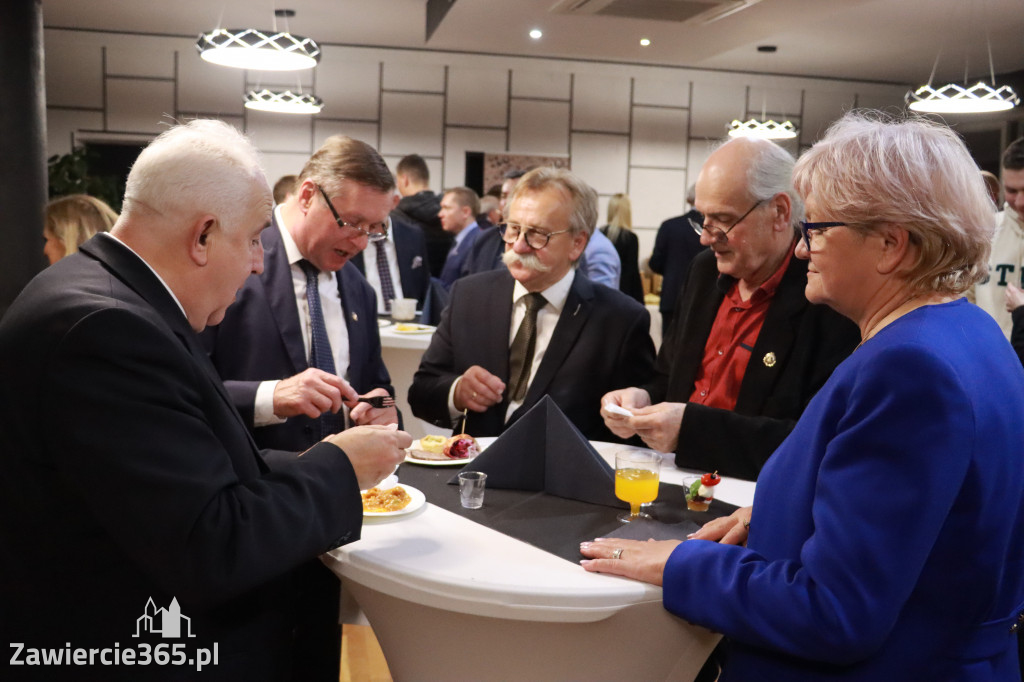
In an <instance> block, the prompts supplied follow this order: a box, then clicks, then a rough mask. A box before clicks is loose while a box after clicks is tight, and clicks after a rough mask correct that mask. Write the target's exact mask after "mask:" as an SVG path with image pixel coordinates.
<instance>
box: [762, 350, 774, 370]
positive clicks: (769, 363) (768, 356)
mask: <svg viewBox="0 0 1024 682" xmlns="http://www.w3.org/2000/svg"><path fill="white" fill-rule="evenodd" d="M763 362H764V366H765V367H774V366H775V353H773V352H771V351H768V352H767V353H765V356H764V360H763Z"/></svg>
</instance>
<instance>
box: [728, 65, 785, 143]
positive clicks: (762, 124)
mask: <svg viewBox="0 0 1024 682" xmlns="http://www.w3.org/2000/svg"><path fill="white" fill-rule="evenodd" d="M778 49H779V48H778V47H776V46H775V45H758V46H757V51H758V52H762V53H765V54H770V53H773V52H776V51H777V50H778ZM767 100H768V88H767V87H766V88H765V89H764V92H763V93H762V95H761V118H753V117H751V118H749V119H747V120H746V121H740V120H739V119H733V121H732V122H731V123H730V124H729V125H728V130H729V137H756V138H760V139H762V140H792V139H793V138H795V137H796V136H797V134H799V132H800V131H799V130H798V129H797V127H796V126H795V125H794V124H793V122H792V121H790V120H789V119H786V120H784V121H782V122H781V123H780V122H778V121H775V120H772V119H769V118H768V115H767V111H766V110H767Z"/></svg>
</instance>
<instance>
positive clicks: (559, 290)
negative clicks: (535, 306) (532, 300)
mask: <svg viewBox="0 0 1024 682" xmlns="http://www.w3.org/2000/svg"><path fill="white" fill-rule="evenodd" d="M575 277H576V269H575V268H569V272H567V273H565V276H564V277H562V279H560V280H558V281H557V282H555V283H554V284H552V285H551V286H549V287H548V288H547V289H545V290H544V291H541V292H540V293H541V294H542V295H543V296H544V300H545V301H547V305H550V306H554V308H555V310H556V311H557V312H558V313H561V312H562V308H564V307H565V301H566V299H568V298H569V290H570V289H571V288H572V283H573V279H574V278H575ZM529 293H530V292H529V291H527V290H526V287H524V286H523V285H522V284H520V283H519V282H518V281H516V284H515V286H514V287H513V288H512V304H513V305H515V304H516V303H518V302H519V301H521V300H522V299H523V297H524V296H526V295H527V294H529Z"/></svg>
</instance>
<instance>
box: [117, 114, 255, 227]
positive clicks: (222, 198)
mask: <svg viewBox="0 0 1024 682" xmlns="http://www.w3.org/2000/svg"><path fill="white" fill-rule="evenodd" d="M271 202H272V195H271V194H270V187H269V185H268V184H267V178H266V175H265V174H264V172H263V168H262V166H261V165H260V160H259V154H258V153H257V151H256V148H255V147H253V145H252V143H250V142H249V140H248V139H247V138H246V137H245V136H244V135H243V134H242V133H240V132H239V131H238V130H236V129H235V128H233V127H232V126H230V125H228V124H227V123H224V122H223V121H215V120H208V119H197V120H194V121H189V122H188V123H186V124H183V125H178V126H174V127H173V128H170V129H169V130H166V131H164V132H163V133H161V134H160V135H158V136H157V137H156V139H154V140H153V141H152V142H151V143H150V144H149V146H147V147H146V148H145V149H143V150H142V153H140V154H139V157H138V159H136V160H135V163H134V164H133V165H132V169H131V172H130V173H129V174H128V181H127V185H126V187H125V195H124V207H123V212H124V213H125V214H126V215H129V216H130V215H131V213H132V211H134V210H138V209H139V208H140V207H146V208H147V209H149V210H151V211H155V212H156V213H158V214H161V215H165V216H168V215H194V214H196V213H212V214H213V215H216V216H217V217H218V219H219V220H220V222H221V223H222V224H223V225H225V226H227V227H226V229H235V227H236V226H238V225H240V223H241V222H242V220H243V219H244V217H245V216H246V215H248V214H251V213H252V212H253V210H254V209H256V208H258V205H259V204H260V203H264V204H266V209H267V212H268V213H269V211H270V206H271V205H272V203H271Z"/></svg>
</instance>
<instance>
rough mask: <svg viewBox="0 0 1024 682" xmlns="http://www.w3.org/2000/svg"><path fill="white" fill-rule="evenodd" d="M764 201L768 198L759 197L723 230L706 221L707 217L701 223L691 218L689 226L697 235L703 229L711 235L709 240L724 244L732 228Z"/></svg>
mask: <svg viewBox="0 0 1024 682" xmlns="http://www.w3.org/2000/svg"><path fill="white" fill-rule="evenodd" d="M766 201H768V199H761V200H760V201H758V202H757V203H756V204H754V205H753V206H751V207H750V208H749V209H748V210H747V212H746V213H744V214H743V215H741V216H740V217H739V218H737V219H736V220H734V221H733V223H732V225H730V226H729V227H727V228H725V229H724V230H723V229H722V228H720V227H715V226H714V225H709V224H708V222H707V218H705V219H704V222H703V223H697V222H696V221H693V220H691V221H690V227H692V228H693V231H694V232H696V233H697V234H698V235H699V234H702V233H703V232H704V230H707V231H708V234H709V235H711V240H712V241H713V242H715V243H717V244H724V243H725V242H727V241H729V233H730V232H732V228H734V227H736V226H737V225H739V224H740V223H742V222H743V220H744V219H745V218H746V217H747V216H748V215H750V214H751V213H753V212H754V209H755V208H757V207H758V206H760V205H761V204H763V203H765V202H766Z"/></svg>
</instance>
